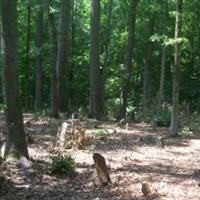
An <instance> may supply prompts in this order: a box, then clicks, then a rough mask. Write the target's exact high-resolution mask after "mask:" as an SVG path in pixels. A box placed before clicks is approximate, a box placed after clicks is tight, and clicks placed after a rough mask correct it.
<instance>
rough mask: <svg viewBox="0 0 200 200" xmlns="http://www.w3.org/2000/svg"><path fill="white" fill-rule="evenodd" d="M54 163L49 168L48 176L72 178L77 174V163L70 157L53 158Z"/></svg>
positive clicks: (59, 156) (57, 156) (59, 155)
mask: <svg viewBox="0 0 200 200" xmlns="http://www.w3.org/2000/svg"><path fill="white" fill-rule="evenodd" d="M51 160H52V163H51V164H50V165H49V166H48V174H50V175H58V176H66V177H71V176H72V175H74V173H75V161H74V159H72V158H71V157H70V156H63V155H61V154H58V155H56V156H52V158H51Z"/></svg>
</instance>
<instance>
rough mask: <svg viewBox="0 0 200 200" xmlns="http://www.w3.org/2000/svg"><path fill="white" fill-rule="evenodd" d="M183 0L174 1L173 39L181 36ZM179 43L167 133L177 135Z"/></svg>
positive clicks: (176, 49) (176, 52)
mask: <svg viewBox="0 0 200 200" xmlns="http://www.w3.org/2000/svg"><path fill="white" fill-rule="evenodd" d="M182 6H183V0H177V1H176V23H175V39H178V38H179V37H180V36H181V17H182V16H181V14H182ZM180 54H181V48H180V44H179V43H178V42H176V44H175V53H174V72H173V94H172V95H173V97H172V113H171V123H170V127H169V134H170V135H171V136H178V131H179V129H178V104H179V80H180V64H181V63H180V61H181V57H180V56H181V55H180Z"/></svg>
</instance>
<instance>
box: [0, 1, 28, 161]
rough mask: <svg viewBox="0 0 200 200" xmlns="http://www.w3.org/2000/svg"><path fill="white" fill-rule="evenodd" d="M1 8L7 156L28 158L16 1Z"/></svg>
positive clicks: (4, 4) (5, 2)
mask: <svg viewBox="0 0 200 200" xmlns="http://www.w3.org/2000/svg"><path fill="white" fill-rule="evenodd" d="M1 6H2V22H3V37H4V42H5V63H4V87H5V103H6V109H5V114H6V124H7V129H8V134H7V141H6V143H7V145H6V155H7V156H14V157H17V158H18V157H20V156H25V157H27V158H28V150H27V145H26V138H25V132H24V125H23V117H22V113H21V105H20V96H19V85H18V84H19V82H18V64H17V60H18V57H17V9H16V0H12V1H8V0H1Z"/></svg>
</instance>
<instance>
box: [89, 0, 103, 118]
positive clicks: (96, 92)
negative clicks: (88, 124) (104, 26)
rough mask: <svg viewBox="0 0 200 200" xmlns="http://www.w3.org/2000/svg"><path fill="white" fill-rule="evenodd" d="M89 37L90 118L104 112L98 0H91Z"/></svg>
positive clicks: (99, 115) (98, 116)
mask: <svg viewBox="0 0 200 200" xmlns="http://www.w3.org/2000/svg"><path fill="white" fill-rule="evenodd" d="M91 6H92V12H91V33H90V34H91V38H90V44H91V47H90V55H91V58H90V59H91V60H90V113H89V117H91V118H97V119H99V118H101V117H103V114H104V108H103V107H104V106H103V96H102V86H101V74H100V63H99V23H100V0H91Z"/></svg>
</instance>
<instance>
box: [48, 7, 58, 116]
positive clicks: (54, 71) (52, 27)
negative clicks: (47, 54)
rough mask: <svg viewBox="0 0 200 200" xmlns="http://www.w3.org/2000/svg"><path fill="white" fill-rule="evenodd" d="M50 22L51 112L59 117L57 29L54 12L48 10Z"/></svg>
mask: <svg viewBox="0 0 200 200" xmlns="http://www.w3.org/2000/svg"><path fill="white" fill-rule="evenodd" d="M48 22H49V36H50V43H51V62H52V70H51V112H52V116H53V117H58V97H57V69H56V59H57V31H56V26H55V18H54V14H53V13H51V12H50V9H49V10H48Z"/></svg>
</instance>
